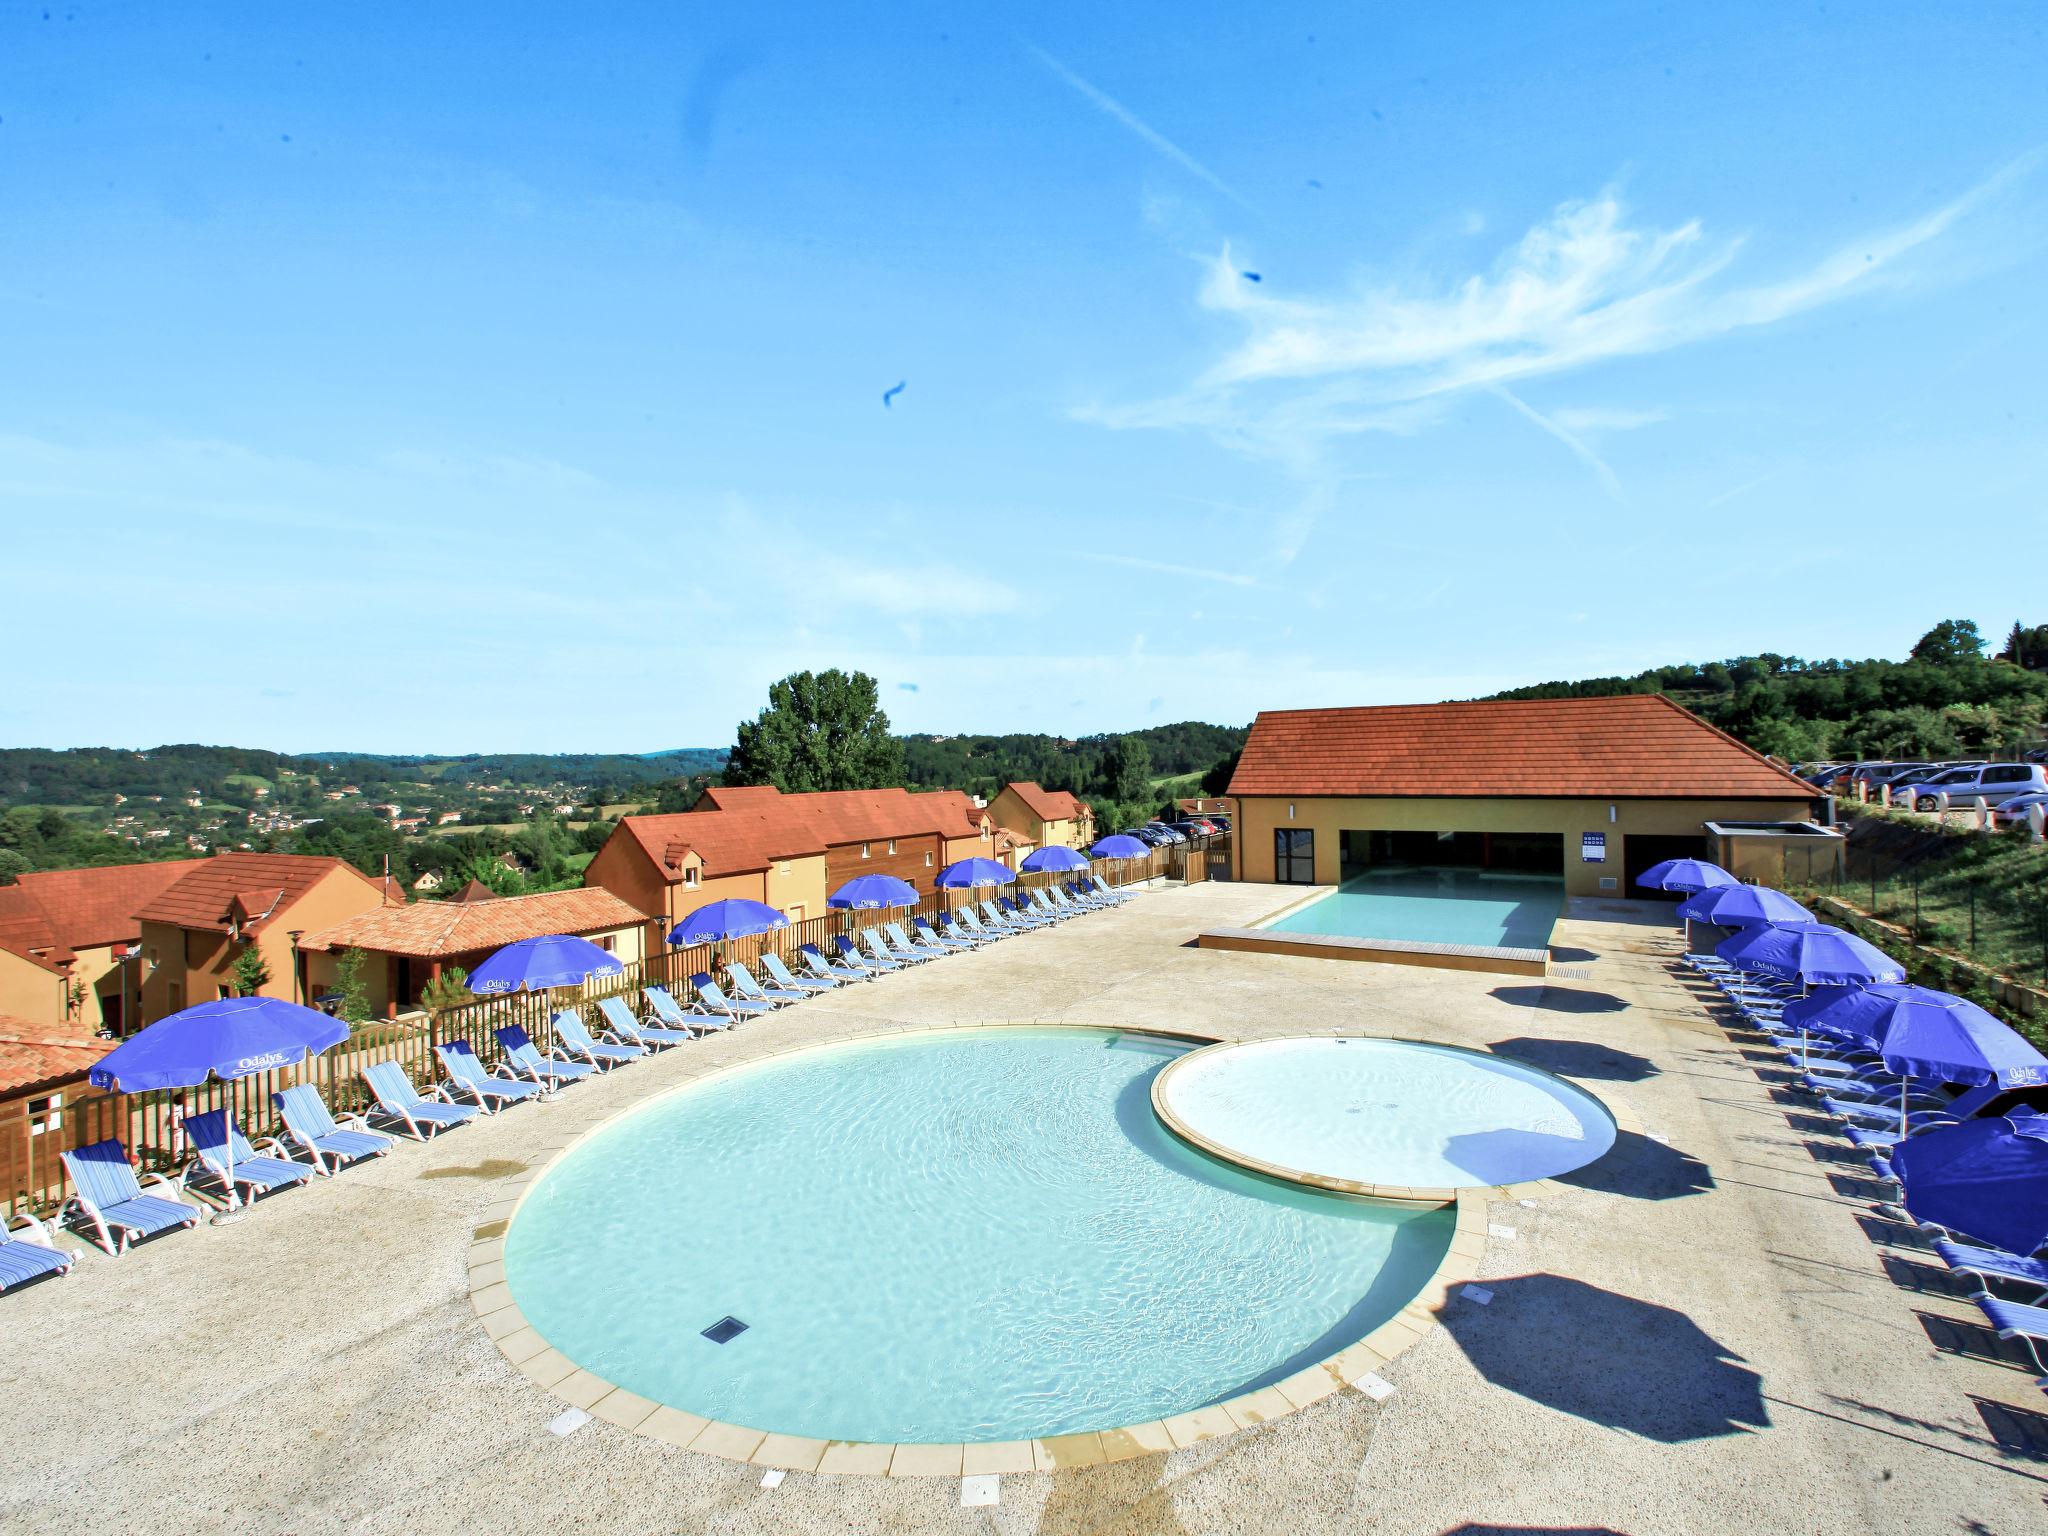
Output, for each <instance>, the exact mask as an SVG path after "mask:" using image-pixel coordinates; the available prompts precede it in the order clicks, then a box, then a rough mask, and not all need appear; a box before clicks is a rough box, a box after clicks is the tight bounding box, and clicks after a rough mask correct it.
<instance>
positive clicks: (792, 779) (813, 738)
mask: <svg viewBox="0 0 2048 1536" xmlns="http://www.w3.org/2000/svg"><path fill="white" fill-rule="evenodd" d="M725 782H726V783H728V784H773V785H774V786H775V787H776V788H777V789H779V790H781V791H783V792H784V793H785V794H802V793H806V792H808V791H812V790H821V789H883V788H887V787H888V786H890V785H893V784H901V783H902V782H903V743H902V742H901V741H899V740H897V738H896V737H895V736H893V735H891V734H890V731H889V717H888V716H887V715H886V714H884V713H883V712H882V708H881V694H880V690H879V688H878V687H877V685H876V683H875V680H874V679H873V678H872V677H869V676H868V675H867V674H866V673H865V672H853V673H846V672H841V671H840V670H839V669H838V668H837V667H834V668H831V669H829V670H827V671H824V672H819V673H815V674H814V673H810V672H798V673H794V674H792V675H791V676H789V677H785V678H784V679H783V680H782V681H781V682H779V683H776V684H775V685H774V686H772V687H771V688H770V689H769V690H768V707H767V708H766V709H764V710H762V711H761V713H760V715H759V716H757V717H756V718H755V719H754V720H752V721H742V722H741V724H740V727H739V736H738V740H737V741H736V742H735V743H734V746H733V750H732V756H731V758H730V759H728V760H727V762H726V765H725Z"/></svg>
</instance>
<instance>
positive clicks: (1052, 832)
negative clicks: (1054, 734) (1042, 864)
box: [988, 779, 1095, 848]
mask: <svg viewBox="0 0 2048 1536" xmlns="http://www.w3.org/2000/svg"><path fill="white" fill-rule="evenodd" d="M988 813H989V816H990V817H991V818H992V819H993V820H994V821H995V823H996V825H997V826H999V827H1008V828H1009V829H1010V830H1011V831H1012V832H1014V833H1016V834H1017V835H1018V837H1019V838H1020V839H1022V840H1023V841H1024V842H1028V843H1031V844H1033V845H1035V846H1037V847H1040V848H1045V847H1050V846H1052V845H1053V844H1055V843H1057V844H1058V845H1059V846H1060V847H1062V848H1085V847H1087V846H1088V845H1089V844H1090V843H1092V842H1094V841H1095V811H1094V808H1093V807H1092V806H1090V805H1089V804H1088V802H1087V801H1085V800H1083V799H1081V798H1079V797H1078V796H1076V795H1073V794H1070V793H1068V792H1067V791H1066V790H1064V789H1044V788H1041V787H1040V786H1039V785H1037V784H1035V783H1033V782H1032V781H1031V780H1029V779H1020V780H1018V781H1016V782H1014V783H1010V784H1005V785H1004V786H1003V788H1002V791H1001V793H999V794H998V795H997V796H996V797H995V799H993V800H991V801H989V803H988Z"/></svg>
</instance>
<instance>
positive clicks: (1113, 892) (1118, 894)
mask: <svg viewBox="0 0 2048 1536" xmlns="http://www.w3.org/2000/svg"><path fill="white" fill-rule="evenodd" d="M1088 883H1089V884H1090V885H1092V886H1094V887H1095V889H1096V890H1097V891H1099V892H1100V893H1101V894H1103V895H1104V896H1107V897H1108V898H1109V899H1110V900H1111V901H1112V902H1113V903H1115V904H1116V905H1117V906H1119V907H1120V906H1122V905H1123V904H1124V903H1125V902H1127V901H1129V900H1130V899H1131V893H1130V892H1129V891H1126V890H1122V889H1120V888H1118V887H1117V886H1114V885H1111V884H1110V883H1109V882H1108V881H1107V880H1105V879H1103V878H1102V876H1100V875H1090V876H1089V877H1088Z"/></svg>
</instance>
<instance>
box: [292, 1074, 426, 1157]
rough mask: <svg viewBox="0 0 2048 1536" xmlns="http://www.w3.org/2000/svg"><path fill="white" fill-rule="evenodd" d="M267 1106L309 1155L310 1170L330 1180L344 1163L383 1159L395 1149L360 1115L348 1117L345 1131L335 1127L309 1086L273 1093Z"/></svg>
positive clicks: (306, 1084) (324, 1102)
mask: <svg viewBox="0 0 2048 1536" xmlns="http://www.w3.org/2000/svg"><path fill="white" fill-rule="evenodd" d="M270 1102H271V1103H273V1104H275V1105H276V1106H277V1112H278V1113H279V1114H281V1115H283V1116H284V1128H285V1131H286V1133H287V1134H289V1135H290V1136H291V1138H292V1140H293V1141H296V1142H297V1143H298V1144H299V1145H300V1146H302V1147H304V1148H305V1149H306V1150H307V1151H308V1152H310V1153H311V1154H312V1156H313V1166H314V1167H315V1168H317V1169H319V1170H320V1172H322V1173H324V1174H327V1175H329V1176H332V1175H333V1173H334V1171H335V1170H336V1169H338V1168H340V1167H341V1166H342V1165H343V1164H344V1163H354V1162H360V1161H361V1160H362V1159H363V1158H366V1157H382V1156H383V1155H384V1154H385V1153H386V1152H389V1151H390V1150H391V1149H392V1147H393V1146H395V1145H397V1143H395V1142H394V1141H392V1139H391V1138H390V1137H389V1136H380V1135H378V1134H377V1133H376V1132H375V1131H373V1130H371V1129H370V1126H369V1122H368V1121H366V1120H365V1119H363V1117H362V1116H361V1115H349V1116H347V1117H346V1118H347V1120H348V1122H349V1125H348V1127H346V1128H344V1127H343V1126H340V1125H336V1124H335V1123H334V1116H333V1115H332V1114H330V1113H328V1109H327V1101H326V1100H325V1099H323V1098H321V1097H320V1090H319V1089H317V1088H315V1087H314V1086H313V1085H312V1084H311V1083H299V1084H297V1085H296V1086H294V1087H291V1088H287V1089H285V1090H284V1091H283V1092H281V1093H273V1094H272V1095H271V1096H270ZM329 1159H332V1162H331V1163H330V1162H329Z"/></svg>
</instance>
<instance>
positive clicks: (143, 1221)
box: [57, 1141, 200, 1258]
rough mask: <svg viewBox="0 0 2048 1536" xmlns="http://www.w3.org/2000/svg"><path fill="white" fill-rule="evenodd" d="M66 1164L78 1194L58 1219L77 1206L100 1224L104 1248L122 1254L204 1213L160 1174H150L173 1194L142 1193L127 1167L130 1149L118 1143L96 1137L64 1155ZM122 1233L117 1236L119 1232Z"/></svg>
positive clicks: (59, 1213) (193, 1221) (114, 1253)
mask: <svg viewBox="0 0 2048 1536" xmlns="http://www.w3.org/2000/svg"><path fill="white" fill-rule="evenodd" d="M63 1157H64V1168H65V1171H66V1172H67V1173H69V1174H70V1175H71V1187H72V1188H73V1189H74V1190H76V1191H77V1193H76V1194H74V1195H72V1197H71V1198H70V1199H69V1200H67V1201H65V1202H64V1208H63V1210H61V1211H59V1212H58V1213H57V1218H58V1220H59V1221H62V1220H63V1219H64V1216H65V1213H66V1212H69V1211H71V1210H73V1209H76V1210H77V1211H79V1212H80V1213H81V1214H82V1215H84V1216H85V1218H86V1219H87V1220H88V1221H90V1222H92V1224H93V1225H94V1226H96V1227H98V1228H99V1233H100V1239H99V1241H100V1246H101V1247H102V1248H104V1249H106V1250H107V1252H108V1253H110V1254H112V1255H114V1257H116V1258H119V1257H120V1256H121V1255H122V1254H123V1253H125V1252H126V1251H127V1249H128V1245H129V1244H130V1243H131V1242H133V1241H135V1240H136V1239H137V1238H141V1237H153V1236H155V1235H156V1234H157V1233H159V1232H168V1231H170V1230H171V1229H172V1228H174V1227H190V1226H196V1225H197V1224H198V1222H199V1214H200V1213H199V1211H198V1209H197V1208H196V1207H194V1206H191V1205H188V1204H186V1203H185V1201H183V1200H180V1199H177V1198H175V1196H176V1195H177V1192H178V1186H177V1185H176V1184H174V1183H172V1182H171V1181H170V1180H169V1179H167V1178H165V1177H164V1176H163V1175H162V1174H160V1173H152V1174H150V1175H149V1176H148V1178H149V1181H150V1182H151V1183H152V1184H158V1185H161V1186H162V1187H163V1188H165V1189H167V1190H169V1191H170V1192H171V1194H172V1196H173V1197H174V1198H172V1199H169V1200H166V1199H164V1198H162V1197H161V1196H158V1195H150V1194H145V1193H143V1188H142V1183H141V1181H140V1180H138V1179H137V1178H136V1177H135V1170H134V1169H133V1168H131V1167H129V1166H128V1149H127V1148H126V1147H124V1146H122V1145H121V1143H120V1142H118V1141H96V1142H94V1143H93V1144H92V1145H91V1146H89V1147H80V1148H79V1149H78V1150H77V1151H76V1152H66V1153H64V1154H63ZM116 1232H118V1233H120V1234H121V1235H120V1237H119V1238H118V1239H116V1238H115V1236H114V1234H115V1233H116Z"/></svg>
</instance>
